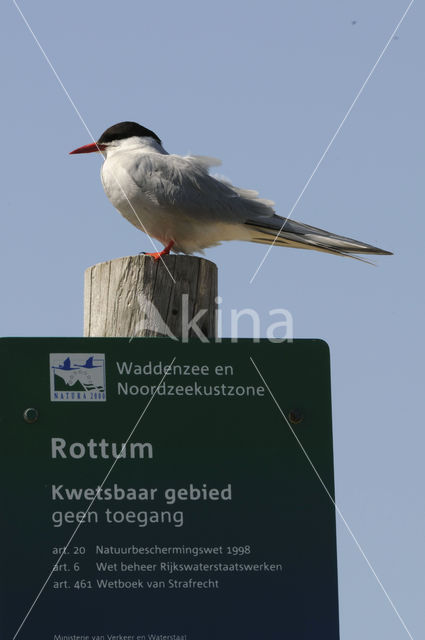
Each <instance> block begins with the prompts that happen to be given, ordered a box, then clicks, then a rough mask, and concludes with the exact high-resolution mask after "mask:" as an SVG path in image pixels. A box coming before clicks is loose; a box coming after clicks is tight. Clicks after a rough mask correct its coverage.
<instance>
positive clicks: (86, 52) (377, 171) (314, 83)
mask: <svg viewBox="0 0 425 640" xmlns="http://www.w3.org/2000/svg"><path fill="white" fill-rule="evenodd" d="M408 4H409V3H408V0H375V1H374V2H370V0H338V1H337V0H322V1H321V2H317V0H297V1H296V2H289V1H288V0H286V1H285V0H280V1H278V0H261V2H260V1H259V0H255V1H250V0H231V1H230V2H229V1H228V0H227V1H224V0H215V2H210V3H206V2H199V1H195V0H180V1H179V2H172V1H171V0H158V1H157V2H150V3H147V2H143V3H142V2H135V1H132V2H130V1H128V0H124V1H123V2H119V3H118V2H110V1H109V2H103V1H102V2H101V1H100V0H91V2H82V1H81V0H74V2H72V3H63V2H54V1H53V0H40V1H39V2H37V3H33V2H29V0H22V2H19V5H20V7H21V9H22V11H23V13H24V14H25V16H26V18H27V20H28V21H29V23H30V24H31V27H32V28H33V30H34V32H35V34H36V35H37V37H38V38H39V40H40V43H41V44H42V46H43V47H44V49H45V51H46V53H47V55H48V56H49V57H50V59H51V62H52V64H53V65H54V68H55V69H56V71H57V73H58V74H59V76H60V78H61V80H62V82H63V84H64V85H65V87H66V89H67V91H68V92H69V94H70V96H71V98H72V100H73V101H74V102H75V105H76V106H77V108H78V109H79V111H80V112H81V115H82V117H83V118H84V120H85V122H86V123H87V126H88V127H89V129H90V130H91V131H92V132H93V134H94V136H95V137H97V136H99V135H100V134H101V133H102V131H103V130H104V129H106V128H107V127H108V126H110V125H112V124H114V123H116V122H119V121H122V120H135V121H137V122H140V123H142V124H144V125H145V126H147V127H149V128H151V129H153V130H154V131H156V133H157V134H158V135H159V136H160V137H161V138H162V140H163V142H164V146H165V147H166V149H167V150H168V151H170V152H173V153H181V154H186V153H195V154H203V155H211V156H215V157H219V158H221V159H222V161H223V166H222V167H221V168H220V169H219V171H220V173H221V174H223V175H225V176H226V177H228V178H229V179H231V180H232V181H233V182H234V183H235V184H237V185H239V186H242V187H246V188H255V189H257V190H259V191H260V193H261V194H262V195H263V196H264V197H267V198H271V199H273V200H274V201H275V202H276V207H277V211H278V212H279V213H280V214H282V215H286V214H287V213H288V212H289V211H290V209H291V207H292V205H293V203H294V202H295V200H296V199H297V197H298V195H299V193H300V191H301V190H302V188H303V186H304V184H305V183H306V181H307V179H308V178H309V176H310V175H311V173H312V171H313V169H314V167H315V165H316V163H317V161H318V160H319V158H320V156H321V154H322V152H323V151H324V149H325V148H326V146H327V144H328V142H329V141H330V139H331V137H332V135H333V134H334V132H335V130H336V129H337V127H338V125H339V123H340V122H341V120H342V119H343V117H344V115H345V114H346V112H347V110H348V108H349V107H350V105H351V103H352V101H353V99H354V97H355V96H356V94H357V92H358V90H359V89H360V87H361V85H362V83H363V82H364V80H365V79H366V77H367V75H368V73H369V71H370V69H371V67H372V65H373V64H374V63H375V62H376V60H377V58H378V56H379V54H380V53H381V51H382V49H383V47H384V45H385V43H386V42H387V40H388V38H389V36H390V34H391V32H392V30H393V29H394V27H395V25H396V24H397V22H398V21H399V19H400V18H401V16H402V14H403V12H404V11H405V9H406V7H407V5H408ZM0 11H1V21H2V24H3V26H4V28H5V32H4V35H3V37H2V39H1V42H0V49H1V56H2V59H3V61H4V62H5V65H4V67H3V74H2V85H3V92H2V94H3V97H2V112H3V113H2V125H3V126H2V132H1V133H2V154H1V157H0V162H1V165H2V166H1V172H2V177H3V180H2V192H3V198H2V200H3V202H2V216H1V232H0V243H1V251H0V261H1V267H0V273H1V287H2V302H3V305H2V312H1V316H0V324H1V331H0V334H1V335H3V336H7V335H17V336H56V335H63V336H78V335H81V334H82V316H83V314H82V311H83V309H82V300H83V272H84V270H85V269H86V268H87V267H88V266H90V265H92V264H95V263H97V262H100V261H104V260H109V259H112V258H115V257H119V256H124V255H130V254H135V253H138V252H140V251H143V250H148V251H149V250H151V249H150V243H149V241H148V239H147V238H146V236H144V234H143V233H141V232H139V231H137V230H136V229H135V228H133V227H132V226H131V225H129V224H128V223H127V222H126V221H125V220H123V219H122V218H121V216H119V214H118V213H117V212H115V211H114V209H113V207H112V206H111V205H110V204H109V202H108V201H107V199H106V196H105V195H104V193H103V190H102V186H101V183H100V179H99V169H100V161H101V160H100V158H99V157H97V156H94V155H93V156H69V155H68V152H69V151H70V150H72V149H74V148H75V147H78V146H80V145H83V144H86V143H89V142H91V139H90V137H89V135H88V133H87V131H86V130H85V129H84V126H83V124H82V122H81V121H80V119H79V118H78V116H77V114H76V113H75V111H74V109H73V107H72V105H71V104H70V102H69V100H68V98H67V96H66V95H65V93H64V91H63V89H62V88H61V87H60V85H59V83H58V81H57V79H56V78H55V76H54V75H53V73H52V70H51V69H50V68H49V66H48V64H47V62H46V60H45V59H44V58H43V56H42V54H41V52H40V51H39V49H38V48H37V46H36V44H35V42H34V40H33V38H32V36H31V34H30V33H29V31H28V29H27V27H26V26H25V24H24V22H23V20H22V18H21V17H20V15H19V13H18V11H17V10H16V8H15V6H14V5H13V3H12V2H3V3H2V7H1V10H0ZM424 18H425V9H424V6H423V3H421V2H419V0H416V2H415V3H414V4H413V6H412V8H411V10H410V12H409V14H408V15H407V17H406V19H405V21H404V22H403V24H402V26H401V28H400V29H399V31H398V33H397V37H396V39H394V40H393V41H392V42H391V44H390V46H389V48H388V50H387V51H386V53H385V55H384V56H383V58H382V60H381V62H380V64H379V66H378V67H377V69H376V71H375V73H374V74H373V76H372V77H371V79H370V81H369V83H368V85H367V86H366V88H365V91H364V93H363V94H362V96H361V97H360V98H359V100H358V102H357V104H356V105H355V107H354V109H353V110H352V112H351V114H350V115H349V117H348V119H347V121H346V122H345V124H344V126H343V128H342V129H341V132H340V134H339V135H338V137H337V138H336V140H335V142H334V144H333V145H332V147H331V149H330V150H329V153H328V155H327V156H326V158H325V160H324V162H323V163H322V165H321V166H320V168H319V169H318V171H317V173H316V175H315V176H314V178H313V179H312V181H311V183H310V185H309V187H308V188H307V190H306V191H305V194H304V196H303V197H302V199H301V200H300V202H299V204H298V206H297V207H296V209H295V211H294V213H293V218H294V219H295V220H301V221H303V222H306V223H309V224H312V225H315V226H319V227H322V228H324V229H328V230H331V231H334V232H336V233H341V234H343V235H348V236H351V237H354V238H357V239H359V240H364V241H366V242H369V243H371V244H376V245H378V246H380V247H382V248H384V249H388V250H391V251H394V253H395V255H394V256H392V257H381V258H378V259H377V263H378V266H377V267H372V266H369V265H365V264H361V263H359V262H357V261H354V260H349V259H343V258H338V257H334V256H327V255H324V254H319V253H315V252H304V251H296V250H290V249H281V248H275V249H273V250H272V251H271V253H270V255H269V257H268V259H267V260H266V262H265V264H264V266H263V268H262V269H261V271H260V272H259V274H258V276H257V278H256V279H255V281H254V282H253V284H249V279H250V277H251V276H252V274H253V272H254V271H255V269H256V267H257V265H258V263H259V262H260V260H261V259H262V257H263V255H264V251H265V249H264V247H262V246H261V245H253V244H248V243H246V244H242V243H232V244H224V245H222V246H221V247H218V248H215V249H210V250H208V251H207V253H206V257H208V258H209V259H211V260H213V261H215V262H216V263H217V265H218V267H219V273H220V284H219V289H220V295H221V296H222V297H223V300H224V302H223V305H222V307H223V314H224V317H225V318H228V317H229V314H230V309H231V308H236V309H243V308H245V307H253V308H254V309H257V310H258V312H259V313H260V314H261V317H262V320H263V322H264V326H266V324H267V319H268V312H269V310H271V309H274V308H278V307H284V308H286V309H288V310H290V312H291V313H292V315H293V318H294V327H295V337H314V338H323V339H325V340H326V341H327V342H328V343H329V345H330V349H331V356H332V385H333V386H332V394H333V415H334V433H335V467H336V487H337V503H338V506H339V508H340V509H341V511H342V512H343V514H344V516H345V518H346V519H347V521H348V522H349V524H350V526H351V528H352V530H353V532H354V533H355V535H356V537H357V538H358V540H359V542H360V544H361V545H362V547H363V549H364V551H365V553H366V554H367V556H368V558H369V560H370V562H371V563H372V565H373V567H374V568H375V571H376V573H377V575H378V576H379V577H380V579H381V580H382V583H383V584H384V586H385V588H386V589H387V591H388V593H389V594H390V596H391V598H392V599H393V601H394V604H395V605H396V607H397V609H398V611H399V613H400V615H401V616H402V617H403V619H404V620H405V623H406V625H407V626H408V628H409V629H410V632H411V634H412V636H413V637H414V638H415V639H419V638H421V637H425V617H424V615H423V603H424V602H425V578H424V575H425V554H424V552H423V541H424V539H425V512H424V501H423V486H424V480H425V472H424V463H423V450H424V446H425V436H424V428H423V425H424V420H423V395H424V392H423V389H424V386H423V383H424V380H423V378H424V376H423V362H424V342H423V325H424V296H423V274H424V272H425V270H424V264H423V263H424V258H423V256H424V250H423V238H424V234H425V230H424V224H423V219H424V215H423V210H424V193H423V188H422V185H423V175H424V113H425V104H424V103H425V91H424V86H423V81H422V77H423V59H424V54H425V51H424V49H425V45H424V38H423V24H424ZM353 21H355V24H352V23H353ZM243 331H244V335H246V336H248V335H249V333H250V327H249V323H248V322H247V323H246V324H245V325H244V328H243ZM224 334H225V335H226V334H227V335H228V324H227V325H226V323H225V330H224ZM276 382H277V381H276ZM338 546H339V574H340V608H341V638H342V640H358V639H359V638H362V640H369V639H370V640H372V639H373V640H375V639H376V638H385V639H386V640H399V639H400V640H402V639H403V638H408V634H407V633H406V631H405V630H404V629H403V627H402V625H401V623H400V621H399V620H398V619H397V617H396V615H395V613H394V611H393V610H392V608H391V606H390V605H389V603H388V601H387V600H386V598H385V596H384V594H383V593H382V590H381V589H380V587H379V586H378V584H377V582H376V580H375V578H374V577H373V575H372V574H371V572H370V570H369V568H368V567H367V566H366V564H365V562H364V560H363V558H362V557H361V555H360V553H359V551H358V549H357V548H356V547H355V545H354V543H353V540H352V539H351V538H350V536H349V535H348V534H347V531H346V529H345V527H344V526H343V525H342V524H341V522H339V523H338Z"/></svg>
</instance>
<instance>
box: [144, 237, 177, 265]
mask: <svg viewBox="0 0 425 640" xmlns="http://www.w3.org/2000/svg"><path fill="white" fill-rule="evenodd" d="M173 246H174V240H171V242H169V243H168V244H167V246H166V247H164V249H163V250H162V251H154V252H153V253H148V252H144V255H145V256H150V257H151V258H153V259H154V260H160V259H161V258H162V256H167V255H168V254H169V253H170V251H171V249H172V248H173Z"/></svg>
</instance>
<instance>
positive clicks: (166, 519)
mask: <svg viewBox="0 0 425 640" xmlns="http://www.w3.org/2000/svg"><path fill="white" fill-rule="evenodd" d="M0 361H1V381H0V393H1V404H0V426H1V441H2V446H1V451H2V460H1V501H2V506H1V513H2V547H1V574H0V581H1V610H2V612H3V613H2V614H0V615H1V618H0V628H1V637H2V638H4V640H6V639H7V640H9V639H10V640H12V639H14V638H19V639H21V640H34V638H37V639H39V638H40V639H42V640H258V639H263V638H264V639H266V638H267V640H282V639H285V638H288V640H296V639H297V640H298V639H309V640H310V639H316V638H326V640H337V639H338V637H339V633H338V603H337V564H336V536H335V512H334V505H333V501H332V499H331V498H330V495H331V496H333V494H334V487H333V459H332V428H331V404H330V381H329V352H328V347H327V345H326V344H325V343H324V342H322V341H319V340H295V341H294V342H293V343H281V344H276V343H271V342H269V341H261V342H259V343H254V342H251V341H249V340H243V341H239V342H237V343H232V342H231V341H230V340H225V341H223V342H221V343H216V344H203V343H200V342H198V341H196V342H191V343H189V344H182V343H180V342H175V341H173V340H168V339H161V338H153V339H150V338H149V339H134V340H132V341H129V340H126V339H121V338H119V339H112V338H111V339H96V338H93V339H92V338H85V339H83V338H81V339H80V338H52V339H50V338H49V339H47V338H46V339H44V338H39V339H26V338H22V339H21V338H16V339H4V340H0ZM319 477H320V479H321V480H322V482H323V484H324V485H325V487H326V488H327V490H328V491H329V494H330V495H329V494H328V493H327V491H326V490H325V489H324V486H323V484H322V483H321V481H320V480H319Z"/></svg>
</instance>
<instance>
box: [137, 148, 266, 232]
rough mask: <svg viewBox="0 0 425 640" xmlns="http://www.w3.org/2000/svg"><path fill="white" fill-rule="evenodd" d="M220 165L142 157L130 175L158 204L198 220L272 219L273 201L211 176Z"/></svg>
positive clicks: (193, 158)
mask: <svg viewBox="0 0 425 640" xmlns="http://www.w3.org/2000/svg"><path fill="white" fill-rule="evenodd" d="M218 163H219V160H217V159H216V158H208V157H204V156H185V157H182V156H177V155H171V154H170V155H162V154H156V153H155V154H154V153H152V154H143V155H140V156H139V157H138V158H137V159H135V160H134V164H133V166H132V167H131V168H130V169H131V171H130V174H131V176H132V178H133V180H134V181H135V182H136V184H137V186H138V187H139V188H140V189H141V191H143V193H144V194H145V195H148V196H149V197H150V198H151V199H152V201H154V202H155V204H157V205H158V206H160V207H165V208H168V207H173V208H174V209H176V210H179V212H182V213H184V214H186V215H187V216H193V217H196V218H197V219H198V220H205V221H210V222H214V221H217V222H226V223H229V224H243V223H244V222H246V221H247V220H248V219H253V220H256V219H257V218H258V217H261V218H263V219H264V218H268V217H271V216H273V214H274V210H273V207H272V204H273V203H272V202H271V201H270V200H263V199H261V198H259V197H258V194H257V192H255V191H248V190H246V189H238V188H237V187H234V186H233V185H232V184H230V183H228V182H225V181H224V180H222V179H218V178H215V177H213V176H211V175H210V174H209V173H208V169H209V168H210V167H211V166H216V165H217V164H218Z"/></svg>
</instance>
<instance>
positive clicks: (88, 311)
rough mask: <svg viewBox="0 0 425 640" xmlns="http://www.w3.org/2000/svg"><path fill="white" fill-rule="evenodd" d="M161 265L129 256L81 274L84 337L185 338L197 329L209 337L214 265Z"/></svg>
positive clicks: (170, 259) (172, 260) (188, 260)
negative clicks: (82, 277) (83, 281)
mask: <svg viewBox="0 0 425 640" xmlns="http://www.w3.org/2000/svg"><path fill="white" fill-rule="evenodd" d="M163 260H164V263H165V264H163V263H162V262H161V261H160V260H158V261H155V260H153V259H152V258H151V257H149V256H145V255H137V256H128V257H126V258H117V259H115V260H111V261H109V262H101V263H99V264H95V265H94V266H92V267H89V268H88V269H86V272H85V283H84V335H85V336H87V337H128V338H130V337H140V336H167V335H168V336H170V337H173V336H175V337H176V338H183V339H185V338H188V337H189V338H190V337H198V338H199V337H202V336H200V335H199V330H200V331H201V332H202V334H204V336H206V337H207V338H209V339H211V338H214V337H215V336H216V329H215V315H216V297H217V266H216V265H215V264H214V263H213V262H210V261H209V260H205V259H204V258H195V257H193V256H181V255H178V256H175V255H168V256H164V258H163ZM197 314H199V316H198V318H197V321H196V323H195V320H194V322H193V323H192V326H190V325H189V328H188V323H190V322H191V320H192V319H196V317H197ZM197 327H199V329H197Z"/></svg>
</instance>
